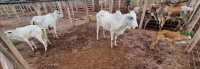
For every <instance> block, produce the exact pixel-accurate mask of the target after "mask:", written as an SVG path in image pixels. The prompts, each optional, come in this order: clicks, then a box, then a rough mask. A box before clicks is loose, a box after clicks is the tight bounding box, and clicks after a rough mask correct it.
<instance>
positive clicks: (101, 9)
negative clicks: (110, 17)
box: [100, 2, 103, 10]
mask: <svg viewBox="0 0 200 69" xmlns="http://www.w3.org/2000/svg"><path fill="white" fill-rule="evenodd" d="M100 5H101V10H103V3H102V2H101V4H100Z"/></svg>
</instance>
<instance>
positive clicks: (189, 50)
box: [186, 28, 200, 53]
mask: <svg viewBox="0 0 200 69" xmlns="http://www.w3.org/2000/svg"><path fill="white" fill-rule="evenodd" d="M199 35H200V28H199V29H198V30H197V32H196V34H195V35H194V37H193V38H192V40H191V43H190V44H189V45H188V46H189V47H188V46H187V48H189V49H188V50H187V48H186V50H187V52H188V53H190V52H191V51H192V49H193V48H194V46H195V45H196V44H197V42H198V40H199V39H200V36H199Z"/></svg>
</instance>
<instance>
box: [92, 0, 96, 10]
mask: <svg viewBox="0 0 200 69" xmlns="http://www.w3.org/2000/svg"><path fill="white" fill-rule="evenodd" d="M92 7H93V9H92V11H95V7H94V0H92Z"/></svg>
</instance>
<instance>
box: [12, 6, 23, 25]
mask: <svg viewBox="0 0 200 69" xmlns="http://www.w3.org/2000/svg"><path fill="white" fill-rule="evenodd" d="M12 9H13V11H14V13H15V15H16V16H17V18H18V19H19V20H20V21H21V19H20V17H19V15H18V14H17V12H16V10H15V7H14V6H13V7H12Z"/></svg>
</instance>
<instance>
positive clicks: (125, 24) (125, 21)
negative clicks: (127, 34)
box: [96, 10, 138, 48]
mask: <svg viewBox="0 0 200 69" xmlns="http://www.w3.org/2000/svg"><path fill="white" fill-rule="evenodd" d="M96 18H97V40H98V32H99V27H100V26H102V27H103V36H104V38H105V33H104V30H107V31H110V35H111V48H112V47H113V39H115V46H117V43H116V39H117V37H118V36H119V35H121V34H123V33H124V31H125V30H126V28H128V29H130V28H131V27H132V28H133V29H135V28H136V27H138V24H137V20H136V19H137V18H136V14H135V12H134V11H130V13H128V14H124V15H122V13H121V12H120V11H118V10H117V11H116V12H115V13H114V14H111V13H109V12H108V11H104V10H101V11H100V12H98V13H97V14H96Z"/></svg>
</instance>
